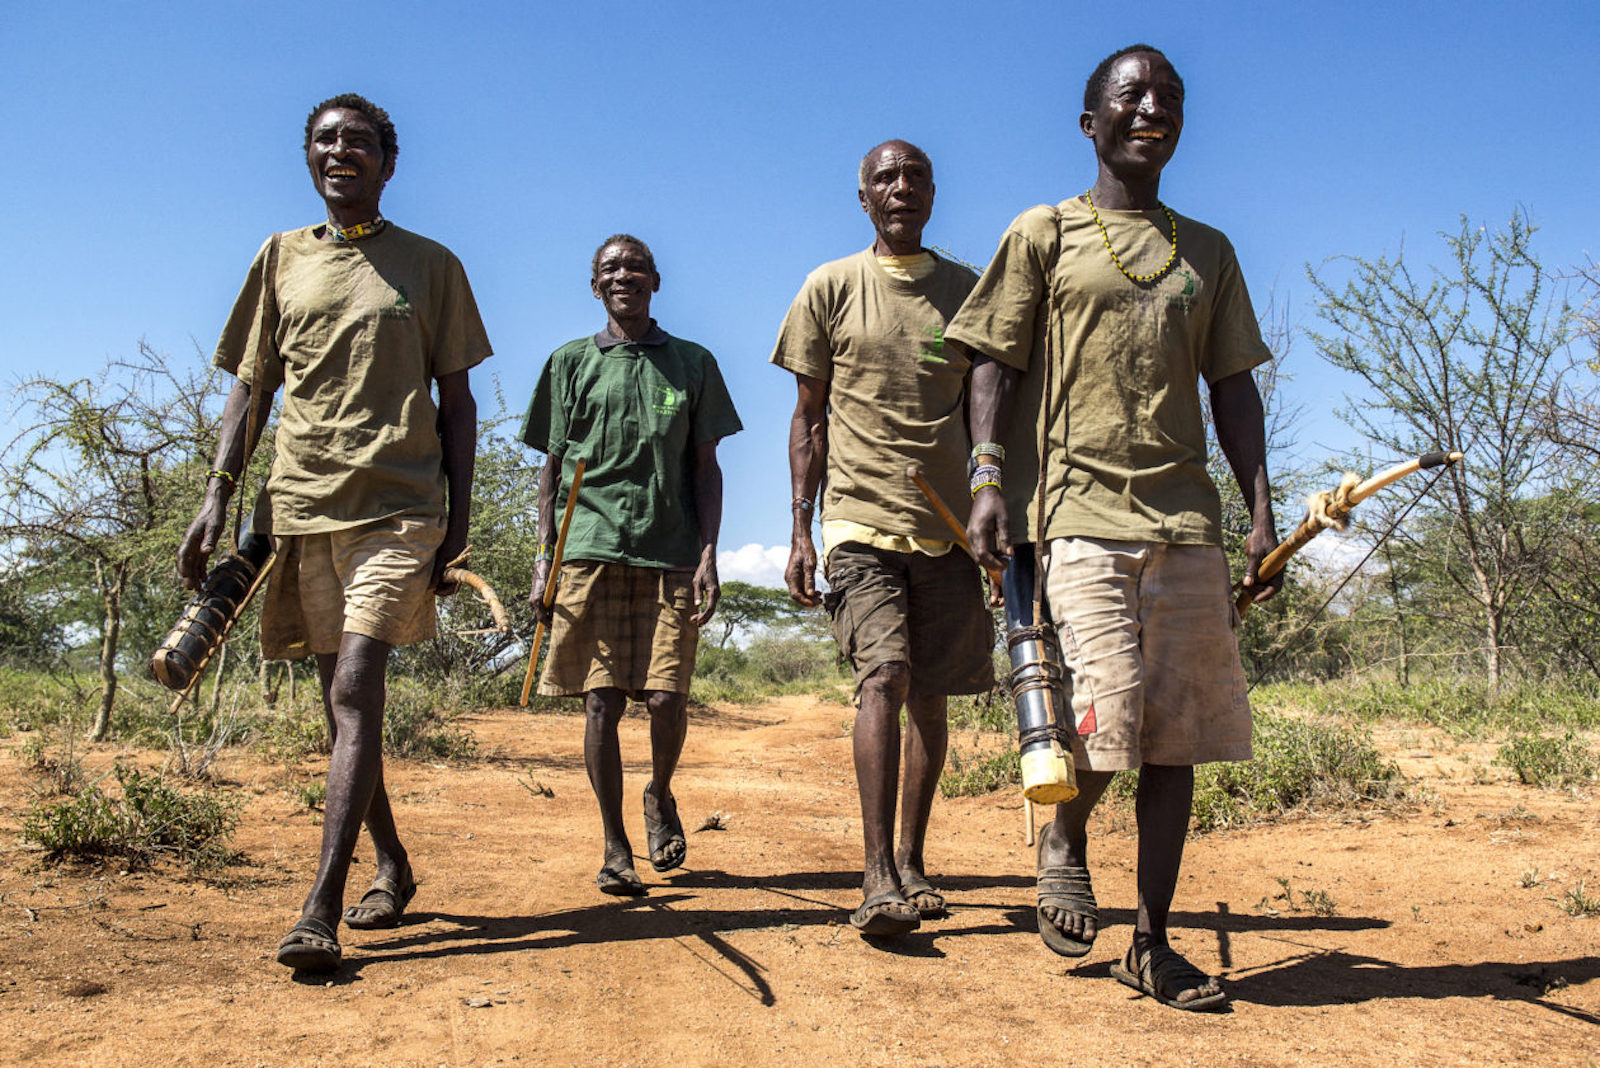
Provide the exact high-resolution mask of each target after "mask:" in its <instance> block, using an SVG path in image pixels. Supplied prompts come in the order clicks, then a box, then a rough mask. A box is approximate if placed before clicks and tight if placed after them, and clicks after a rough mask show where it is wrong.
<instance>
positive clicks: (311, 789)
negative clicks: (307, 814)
mask: <svg viewBox="0 0 1600 1068" xmlns="http://www.w3.org/2000/svg"><path fill="white" fill-rule="evenodd" d="M294 796H295V800H297V801H299V802H300V803H301V804H302V805H304V806H305V807H306V808H309V809H315V810H317V811H321V810H322V806H323V804H324V803H325V802H326V801H327V800H328V784H327V782H326V781H325V780H323V779H318V780H317V781H316V782H308V783H303V784H301V785H300V786H297V787H295V788H294Z"/></svg>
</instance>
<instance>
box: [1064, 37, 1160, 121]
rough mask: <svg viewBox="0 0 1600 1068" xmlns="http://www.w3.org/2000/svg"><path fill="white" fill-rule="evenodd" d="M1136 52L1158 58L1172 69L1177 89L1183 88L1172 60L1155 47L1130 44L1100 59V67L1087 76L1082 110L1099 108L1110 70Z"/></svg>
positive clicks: (1109, 76)
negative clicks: (1176, 80)
mask: <svg viewBox="0 0 1600 1068" xmlns="http://www.w3.org/2000/svg"><path fill="white" fill-rule="evenodd" d="M1136 52H1148V53H1150V54H1151V55H1155V56H1160V57H1161V61H1162V62H1163V63H1165V64H1166V65H1167V66H1168V67H1171V68H1172V76H1173V77H1174V78H1177V79H1178V88H1179V89H1182V88H1183V77H1182V76H1181V75H1180V74H1178V68H1177V67H1175V66H1173V64H1172V60H1170V59H1168V58H1167V54H1166V53H1165V52H1163V51H1161V49H1159V48H1157V47H1156V46H1155V45H1147V44H1131V45H1129V46H1128V47H1126V48H1119V49H1117V50H1116V51H1115V52H1113V53H1111V54H1110V55H1109V56H1107V57H1106V58H1105V59H1102V60H1101V61H1100V65H1099V66H1098V67H1096V68H1095V69H1094V73H1093V74H1091V75H1089V81H1088V82H1087V83H1086V84H1085V85H1084V87H1083V110H1085V111H1093V110H1094V109H1095V108H1097V107H1099V106H1100V100H1101V98H1102V97H1104V96H1105V94H1106V82H1108V81H1110V80H1111V68H1112V67H1114V66H1116V65H1117V60H1119V59H1121V58H1122V57H1123V56H1131V55H1133V54H1135V53H1136Z"/></svg>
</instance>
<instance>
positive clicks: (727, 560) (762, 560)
mask: <svg viewBox="0 0 1600 1068" xmlns="http://www.w3.org/2000/svg"><path fill="white" fill-rule="evenodd" d="M788 562H789V547H788V546H787V545H759V544H757V543H755V542H751V543H750V544H749V545H745V546H742V547H740V548H738V549H724V550H723V551H722V552H720V553H718V554H717V575H718V577H720V578H721V579H722V580H723V581H724V582H727V581H729V580H735V579H736V580H738V581H740V582H748V583H751V584H752V585H755V586H776V587H777V588H778V589H783V586H784V582H783V569H784V566H785V565H786V564H788Z"/></svg>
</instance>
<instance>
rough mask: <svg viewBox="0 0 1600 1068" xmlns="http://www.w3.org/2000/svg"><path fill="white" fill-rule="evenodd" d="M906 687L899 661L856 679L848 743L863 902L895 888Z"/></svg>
mask: <svg viewBox="0 0 1600 1068" xmlns="http://www.w3.org/2000/svg"><path fill="white" fill-rule="evenodd" d="M910 687H911V669H910V667H909V666H908V665H907V664H906V663H905V662H904V661H899V660H897V661H894V662H893V663H889V664H884V665H882V666H881V667H879V668H878V669H877V670H876V671H874V672H873V673H872V674H871V675H868V676H867V677H866V679H865V680H864V681H863V682H862V683H861V693H860V697H859V707H858V708H857V710H856V721H855V731H854V735H853V737H852V739H851V743H852V746H851V747H852V751H853V754H854V757H855V767H856V787H857V789H858V790H859V791H860V793H861V831H862V837H863V840H864V845H865V863H864V865H863V871H862V878H861V892H862V894H863V895H864V897H865V899H866V900H868V901H871V900H872V899H873V898H874V897H877V896H878V895H880V894H884V893H892V892H896V891H898V890H899V889H900V876H899V873H898V872H897V871H896V869H895V864H894V808H895V790H896V787H898V786H899V780H900V708H901V706H902V705H904V704H905V702H906V694H907V691H908V690H909V689H910Z"/></svg>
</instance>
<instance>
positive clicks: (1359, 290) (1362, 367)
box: [1307, 212, 1594, 685]
mask: <svg viewBox="0 0 1600 1068" xmlns="http://www.w3.org/2000/svg"><path fill="white" fill-rule="evenodd" d="M1534 233H1535V229H1534V227H1532V226H1531V225H1530V224H1529V223H1528V221H1527V219H1526V218H1525V217H1524V216H1523V215H1522V214H1521V213H1520V212H1518V213H1515V214H1513V215H1512V216H1511V220H1510V222H1509V224H1508V225H1507V226H1506V228H1505V229H1503V230H1497V231H1494V232H1490V231H1488V230H1487V229H1486V228H1484V227H1476V228H1475V227H1473V226H1471V225H1470V224H1469V223H1468V222H1467V220H1466V219H1465V218H1463V219H1462V220H1461V225H1460V228H1459V230H1458V231H1457V232H1456V233H1454V234H1444V235H1442V236H1443V238H1444V241H1445V245H1446V247H1447V248H1448V250H1449V252H1450V256H1451V260H1452V261H1453V262H1452V264H1451V267H1450V270H1449V271H1448V273H1446V272H1443V271H1440V270H1438V269H1431V270H1429V271H1427V272H1426V273H1425V274H1422V275H1421V276H1420V277H1419V276H1418V275H1416V274H1413V272H1412V270H1411V268H1410V266H1409V265H1408V264H1407V263H1406V261H1405V259H1404V254H1403V252H1402V254H1400V255H1397V256H1395V257H1394V258H1393V259H1389V258H1387V257H1378V258H1376V259H1370V260H1369V259H1362V258H1359V257H1340V258H1338V259H1335V260H1332V261H1329V262H1328V263H1326V264H1324V265H1323V267H1322V268H1320V269H1315V268H1308V269H1307V270H1308V274H1309V275H1310V279H1311V283H1312V285H1313V286H1315V287H1316V290H1317V293H1318V295H1319V303H1318V308H1319V312H1320V314H1321V317H1322V319H1323V320H1324V322H1325V323H1326V324H1327V326H1328V330H1327V331H1326V332H1324V333H1315V332H1314V333H1313V334H1312V338H1313V340H1314V341H1315V343H1316V345H1317V348H1318V350H1319V352H1320V353H1321V354H1322V356H1323V358H1324V359H1326V360H1328V361H1329V362H1330V363H1332V364H1333V365H1334V366H1336V367H1338V368H1340V369H1342V370H1345V371H1348V372H1350V373H1351V374H1353V375H1355V376H1356V377H1357V378H1359V379H1361V380H1362V381H1363V382H1364V383H1366V385H1367V386H1368V389H1367V391H1366V392H1364V393H1363V394H1362V395H1359V396H1352V397H1347V400H1348V402H1349V403H1348V404H1347V405H1346V407H1345V408H1344V409H1342V410H1341V411H1340V413H1339V414H1340V416H1341V418H1343V419H1344V421H1345V422H1346V423H1347V424H1349V425H1350V426H1351V427H1353V428H1354V429H1356V430H1358V431H1360V432H1361V433H1362V434H1363V435H1364V436H1365V437H1366V438H1367V439H1368V440H1369V441H1371V442H1372V443H1373V444H1374V445H1375V446H1376V447H1377V448H1378V449H1379V450H1380V451H1387V452H1389V453H1391V454H1393V455H1397V456H1410V455H1416V454H1418V453H1422V452H1428V451H1432V450H1435V449H1451V450H1459V451H1461V452H1463V453H1465V454H1466V456H1467V459H1466V461H1465V462H1464V463H1462V464H1458V465H1456V466H1453V467H1451V468H1450V469H1449V471H1448V473H1447V474H1446V476H1445V478H1444V480H1443V481H1441V482H1440V483H1439V484H1438V487H1437V489H1436V491H1435V492H1434V493H1432V494H1431V495H1430V501H1429V502H1428V505H1429V508H1431V509H1432V512H1433V518H1435V519H1442V520H1443V522H1442V523H1435V524H1432V525H1431V529H1432V530H1433V531H1434V532H1435V533H1436V535H1438V536H1433V537H1429V538H1427V539H1419V540H1418V541H1417V542H1416V544H1415V551H1416V552H1418V553H1419V554H1420V559H1421V561H1422V562H1425V563H1426V564H1428V565H1429V566H1428V572H1429V574H1430V575H1432V576H1433V578H1434V579H1435V581H1437V582H1438V583H1439V584H1440V585H1441V586H1442V587H1443V589H1441V590H1440V591H1439V592H1440V593H1441V594H1448V593H1450V592H1452V591H1453V592H1454V593H1456V594H1458V595H1459V596H1460V598H1461V599H1463V600H1464V602H1465V603H1466V604H1467V605H1469V606H1470V613H1471V615H1472V616H1473V617H1474V621H1473V622H1471V626H1472V627H1473V629H1474V630H1475V631H1476V632H1477V642H1476V644H1477V645H1478V647H1479V648H1480V650H1481V656H1482V658H1483V664H1484V668H1485V671H1486V672H1487V674H1488V677H1489V680H1490V682H1491V684H1494V685H1497V684H1498V683H1499V681H1500V678H1501V676H1502V673H1503V671H1504V667H1505V664H1504V658H1503V657H1504V652H1505V650H1506V648H1507V643H1508V624H1510V623H1511V622H1512V621H1513V619H1514V617H1515V615H1516V613H1517V612H1518V611H1519V610H1521V609H1522V608H1523V607H1525V606H1526V604H1527V600H1528V597H1529V596H1530V591H1532V590H1533V589H1534V588H1535V587H1536V584H1537V583H1538V581H1539V579H1540V577H1541V576H1542V575H1543V574H1544V573H1545V571H1546V570H1547V569H1548V568H1549V566H1550V565H1551V562H1552V560H1554V559H1555V558H1556V556H1557V548H1558V545H1557V542H1558V538H1557V536H1556V532H1557V531H1558V530H1559V529H1560V528H1561V527H1562V525H1563V523H1564V520H1565V518H1566V517H1567V516H1568V515H1575V514H1576V513H1577V512H1579V511H1580V510H1581V508H1582V506H1583V502H1584V499H1585V496H1586V495H1589V494H1592V491H1593V486H1594V483H1593V477H1592V476H1593V470H1592V465H1587V467H1586V465H1582V464H1577V465H1575V464H1574V463H1572V462H1571V461H1572V458H1573V457H1572V454H1571V450H1570V448H1569V447H1568V446H1565V445H1562V444H1561V443H1560V442H1557V441H1554V440H1552V439H1551V438H1550V436H1549V435H1547V434H1545V433H1543V419H1542V415H1543V412H1544V410H1545V407H1546V403H1547V399H1548V398H1549V397H1551V396H1552V395H1554V394H1555V393H1556V392H1557V391H1558V390H1559V389H1560V387H1561V385H1562V381H1563V375H1564V374H1565V372H1566V370H1567V367H1568V364H1567V361H1566V359H1565V357H1566V355H1567V354H1568V352H1569V345H1570V342H1571V339H1572V331H1573V312H1572V308H1571V306H1570V305H1569V304H1568V303H1567V302H1566V301H1565V300H1564V299H1562V296H1561V294H1560V291H1559V290H1560V287H1559V285H1558V283H1557V280H1556V279H1553V278H1552V277H1551V275H1550V274H1549V273H1548V272H1547V271H1546V270H1545V269H1544V268H1543V266H1541V264H1540V263H1539V261H1538V259H1537V258H1536V256H1535V254H1534V251H1533V247H1532V238H1533V235H1534ZM1536 500H1537V501H1538V502H1539V503H1538V505H1537V506H1535V505H1533V504H1531V503H1530V502H1533V501H1536ZM1424 518H1425V519H1426V518H1428V515H1427V512H1426V511H1425V512H1424Z"/></svg>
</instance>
